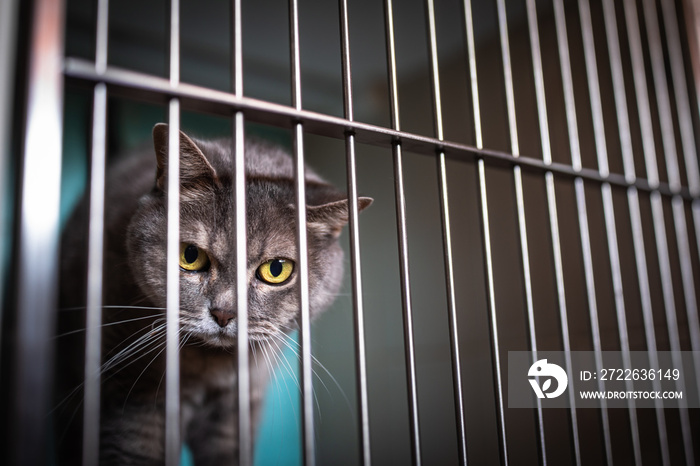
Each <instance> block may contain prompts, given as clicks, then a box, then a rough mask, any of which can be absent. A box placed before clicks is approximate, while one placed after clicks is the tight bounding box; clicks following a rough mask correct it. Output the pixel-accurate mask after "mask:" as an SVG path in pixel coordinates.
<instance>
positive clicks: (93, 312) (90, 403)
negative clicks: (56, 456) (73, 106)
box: [83, 0, 109, 464]
mask: <svg viewBox="0 0 700 466" xmlns="http://www.w3.org/2000/svg"><path fill="white" fill-rule="evenodd" d="M108 13H109V0H100V1H99V2H98V5H97V34H96V49H95V69H96V71H97V72H98V73H101V72H104V70H105V68H106V67H107V30H108V29H107V28H108ZM106 133H107V86H106V85H105V84H104V83H99V84H97V85H96V86H95V90H94V97H93V115H92V155H91V164H90V171H91V172H90V218H89V235H88V272H87V281H88V282H87V311H86V315H87V317H86V319H87V321H86V326H85V399H84V409H83V464H97V463H98V461H99V455H100V364H101V360H102V266H103V254H104V251H103V243H104V212H105V205H104V196H105V160H106V154H105V150H106V142H107V141H106V136H107V134H106Z"/></svg>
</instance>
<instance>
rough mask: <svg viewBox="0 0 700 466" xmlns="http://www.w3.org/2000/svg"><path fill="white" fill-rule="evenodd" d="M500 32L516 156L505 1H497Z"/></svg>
mask: <svg viewBox="0 0 700 466" xmlns="http://www.w3.org/2000/svg"><path fill="white" fill-rule="evenodd" d="M496 6H497V9H498V32H499V34H500V40H501V58H502V59H503V78H504V80H505V84H506V109H507V112H508V129H509V130H510V147H511V153H512V154H513V155H514V156H516V157H517V156H518V155H520V148H519V146H518V124H517V121H516V119H515V91H514V88H513V68H512V66H511V64H510V45H509V42H508V17H507V16H506V3H505V0H497V1H496Z"/></svg>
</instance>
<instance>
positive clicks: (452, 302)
mask: <svg viewBox="0 0 700 466" xmlns="http://www.w3.org/2000/svg"><path fill="white" fill-rule="evenodd" d="M425 7H426V12H427V20H428V39H429V43H430V68H431V84H432V89H433V119H434V126H435V132H436V135H437V138H438V139H440V140H443V138H444V132H443V123H442V96H441V93H440V68H439V64H438V52H437V34H436V31H435V28H436V25H435V5H434V3H433V0H426V2H425ZM437 165H438V182H439V189H440V214H441V220H442V237H443V253H444V255H445V257H444V264H445V281H446V285H447V307H448V312H449V328H450V347H451V348H450V349H451V357H452V382H453V393H454V403H455V422H456V425H457V447H458V450H459V459H460V464H463V465H466V464H467V437H466V433H465V432H466V429H465V424H464V400H463V399H462V367H461V358H460V354H459V333H458V323H457V303H456V299H455V283H454V264H453V258H452V234H451V231H450V210H449V197H448V191H447V189H448V188H447V166H446V163H445V152H444V151H442V150H438V151H437Z"/></svg>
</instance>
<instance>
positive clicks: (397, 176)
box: [384, 0, 421, 465]
mask: <svg viewBox="0 0 700 466" xmlns="http://www.w3.org/2000/svg"><path fill="white" fill-rule="evenodd" d="M384 20H385V32H386V47H387V50H386V53H387V65H388V68H389V89H390V93H389V95H390V105H391V124H392V128H393V129H395V130H397V131H398V130H400V129H401V125H400V118H399V94H398V79H397V76H396V46H395V35H394V12H393V4H392V0H384ZM392 154H393V159H394V194H395V199H396V224H397V230H398V241H399V274H400V281H401V304H402V306H401V307H402V311H403V329H404V345H405V357H406V379H407V380H406V383H407V388H408V414H409V426H410V428H409V431H410V438H411V447H412V453H413V464H414V465H420V464H421V446H420V432H419V427H420V424H419V420H418V386H417V381H416V354H415V348H414V343H413V309H412V305H411V280H410V271H409V262H408V233H407V227H406V196H405V192H404V178H403V153H402V148H401V142H400V141H395V142H394V144H393V146H392Z"/></svg>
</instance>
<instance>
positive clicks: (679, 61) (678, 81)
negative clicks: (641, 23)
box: [661, 0, 700, 197]
mask: <svg viewBox="0 0 700 466" xmlns="http://www.w3.org/2000/svg"><path fill="white" fill-rule="evenodd" d="M661 7H662V9H663V20H664V30H665V31H666V45H667V46H668V54H669V59H670V63H671V77H672V78H673V90H674V93H675V98H676V109H677V112H678V122H679V129H680V133H681V144H682V146H683V154H684V156H685V159H684V160H685V167H686V175H687V176H688V187H689V188H690V193H691V195H693V196H696V197H697V196H700V169H699V168H698V159H697V147H696V144H695V137H694V131H693V120H692V117H691V113H690V98H689V96H688V83H687V81H686V78H685V67H684V66H683V50H682V49H681V39H680V33H679V31H678V16H677V13H676V5H675V3H674V2H673V1H669V0H662V1H661Z"/></svg>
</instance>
